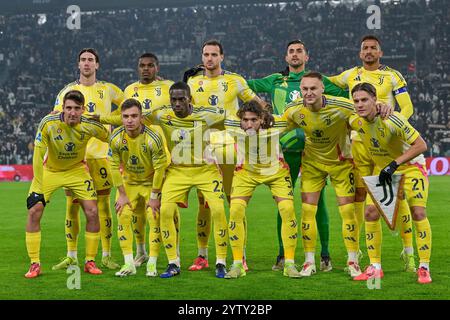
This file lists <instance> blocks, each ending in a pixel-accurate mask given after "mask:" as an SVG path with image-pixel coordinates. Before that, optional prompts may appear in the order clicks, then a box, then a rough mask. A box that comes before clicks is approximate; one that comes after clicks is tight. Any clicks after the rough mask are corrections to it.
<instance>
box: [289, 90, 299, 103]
mask: <svg viewBox="0 0 450 320" xmlns="http://www.w3.org/2000/svg"><path fill="white" fill-rule="evenodd" d="M298 98H300V91H298V90H294V91H291V92H290V93H289V99H291V101H294V100H297V99H298Z"/></svg>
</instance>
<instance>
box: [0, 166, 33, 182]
mask: <svg viewBox="0 0 450 320" xmlns="http://www.w3.org/2000/svg"><path fill="white" fill-rule="evenodd" d="M32 179H33V166H32V165H30V164H25V165H0V181H31V180H32Z"/></svg>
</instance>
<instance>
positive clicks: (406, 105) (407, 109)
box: [328, 65, 413, 118]
mask: <svg viewBox="0 0 450 320" xmlns="http://www.w3.org/2000/svg"><path fill="white" fill-rule="evenodd" d="M328 79H330V81H331V82H333V83H334V84H336V85H337V86H339V87H341V88H343V89H348V91H349V92H350V94H351V91H352V89H353V87H354V86H356V85H357V84H358V83H362V82H367V83H370V84H372V85H373V86H375V88H376V89H377V100H379V101H382V102H384V103H386V104H388V105H390V106H392V107H393V108H394V107H395V102H396V100H397V102H398V105H399V107H400V110H401V111H400V113H401V114H402V115H404V116H405V117H407V118H409V117H410V116H411V115H412V114H413V105H412V102H411V99H410V97H409V94H408V90H407V85H406V81H405V79H404V78H403V76H402V75H401V73H400V72H398V71H397V70H395V69H392V68H390V67H388V66H385V65H381V66H380V67H379V68H378V69H377V70H373V71H369V70H366V69H364V67H362V66H358V67H354V68H351V69H348V70H346V71H344V72H342V73H341V74H339V75H337V76H333V77H328ZM402 97H404V98H405V99H402ZM350 99H351V97H350Z"/></svg>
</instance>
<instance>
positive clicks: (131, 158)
mask: <svg viewBox="0 0 450 320" xmlns="http://www.w3.org/2000/svg"><path fill="white" fill-rule="evenodd" d="M130 162H131V164H132V165H137V164H138V162H139V158H138V157H136V156H135V155H132V156H131V157H130Z"/></svg>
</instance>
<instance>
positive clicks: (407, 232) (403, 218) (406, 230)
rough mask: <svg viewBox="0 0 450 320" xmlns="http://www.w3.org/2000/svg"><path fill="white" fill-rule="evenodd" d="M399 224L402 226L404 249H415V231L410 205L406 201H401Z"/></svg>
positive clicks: (401, 233)
mask: <svg viewBox="0 0 450 320" xmlns="http://www.w3.org/2000/svg"><path fill="white" fill-rule="evenodd" d="M398 213H399V215H398V220H397V221H398V223H399V224H400V236H401V238H402V243H403V248H412V247H413V232H412V231H413V229H412V218H411V213H410V211H409V205H408V202H407V201H406V199H403V200H400V203H399V207H398Z"/></svg>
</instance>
